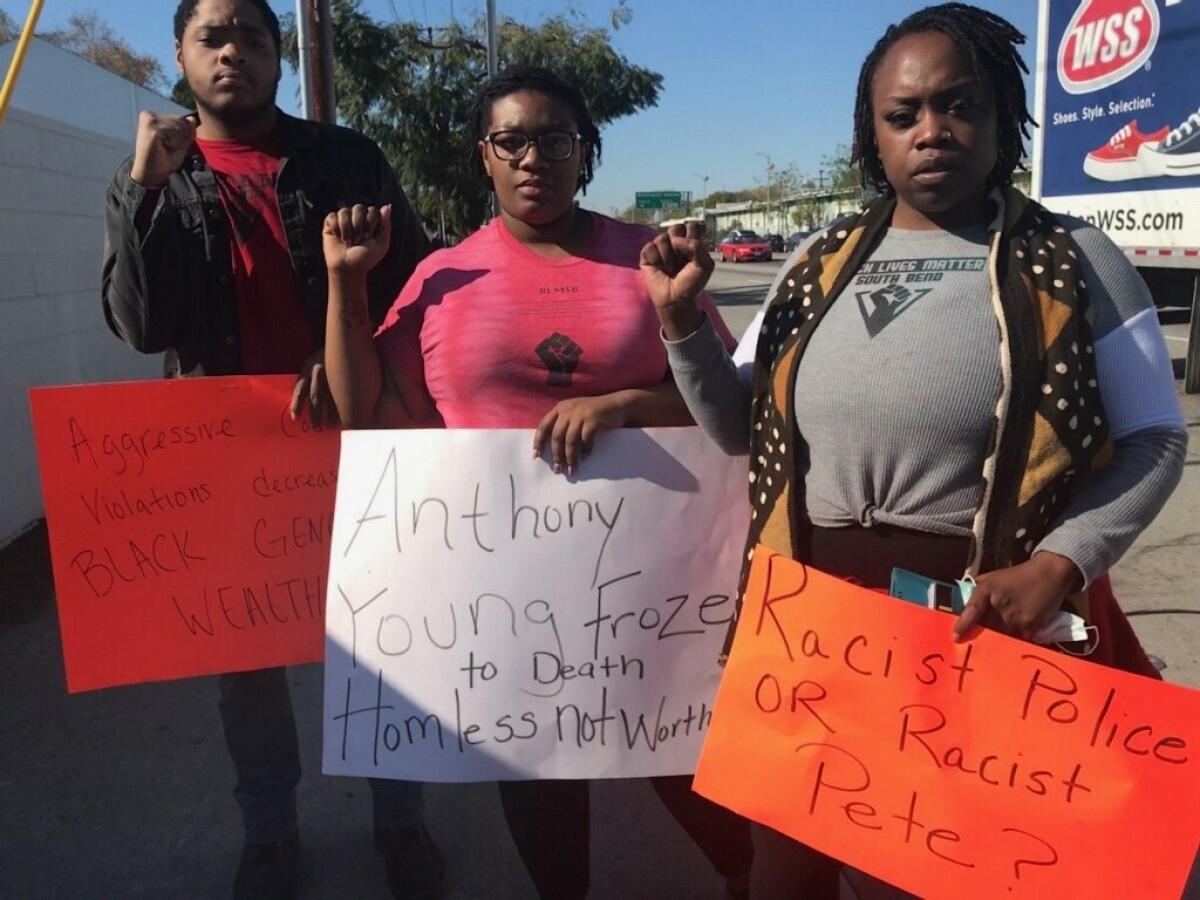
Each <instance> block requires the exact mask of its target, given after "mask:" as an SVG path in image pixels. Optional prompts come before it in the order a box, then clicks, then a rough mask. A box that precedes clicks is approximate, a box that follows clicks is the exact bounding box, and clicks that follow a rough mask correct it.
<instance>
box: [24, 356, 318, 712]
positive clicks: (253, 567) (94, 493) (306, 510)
mask: <svg viewBox="0 0 1200 900" xmlns="http://www.w3.org/2000/svg"><path fill="white" fill-rule="evenodd" d="M294 383H295V379H294V378H290V377H270V378H248V377H239V378H198V379H182V380H175V381H147V382H137V383H128V384H97V385H83V386H78V387H65V388H39V389H35V390H33V391H31V392H30V397H31V403H32V406H33V420H34V431H35V434H36V437H37V446H38V457H39V461H40V464H41V473H42V494H43V497H44V500H45V504H46V517H47V521H48V523H49V533H50V548H51V554H52V558H53V563H54V586H55V593H56V594H57V596H58V607H59V619H60V623H61V628H62V638H63V651H64V656H65V658H66V666H67V686H68V689H69V690H71V691H82V690H90V689H94V688H101V687H107V686H110V685H117V684H133V683H137V682H143V681H155V680H161V679H168V678H182V677H186V676H193V675H206V674H213V673H217V672H230V671H239V670H246V669H259V668H264V667H267V666H277V665H289V664H292V663H300V662H311V661H314V660H319V659H320V658H321V654H322V652H323V649H322V640H323V622H324V606H325V573H326V566H327V562H328V554H329V543H328V541H329V535H330V532H331V530H332V527H333V515H332V511H333V499H334V491H335V489H336V484H337V453H338V443H337V440H338V439H337V435H336V434H335V433H333V432H326V433H317V432H314V431H312V430H311V429H310V428H309V426H308V425H307V424H302V423H297V422H293V421H292V419H291V417H290V415H289V414H288V412H287V409H288V403H289V401H290V399H291V391H292V386H293V385H294Z"/></svg>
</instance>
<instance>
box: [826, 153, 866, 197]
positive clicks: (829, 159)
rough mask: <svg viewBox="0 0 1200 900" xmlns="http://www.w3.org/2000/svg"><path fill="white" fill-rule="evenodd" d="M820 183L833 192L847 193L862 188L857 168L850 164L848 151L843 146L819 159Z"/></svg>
mask: <svg viewBox="0 0 1200 900" xmlns="http://www.w3.org/2000/svg"><path fill="white" fill-rule="evenodd" d="M821 170H822V175H823V177H822V183H823V185H824V186H825V187H828V188H829V189H830V190H833V191H848V190H852V189H854V188H861V187H862V176H861V175H860V174H859V171H858V167H857V166H854V165H851V163H850V149H849V148H848V147H846V146H845V145H844V144H841V145H839V146H838V148H837V150H835V151H834V152H833V153H831V154H830V155H829V156H825V157H822V159H821Z"/></svg>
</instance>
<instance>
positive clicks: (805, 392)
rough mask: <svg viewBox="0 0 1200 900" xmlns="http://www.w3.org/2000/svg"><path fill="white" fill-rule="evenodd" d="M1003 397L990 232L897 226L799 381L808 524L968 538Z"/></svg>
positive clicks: (819, 335) (811, 351)
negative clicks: (991, 293)
mask: <svg viewBox="0 0 1200 900" xmlns="http://www.w3.org/2000/svg"><path fill="white" fill-rule="evenodd" d="M785 268H788V266H786V265H785ZM931 382H934V383H935V384H936V388H935V389H934V390H932V391H931V390H930V383H931ZM831 385H836V388H835V389H831ZM999 390H1000V350H999V344H998V343H997V340H996V319H995V315H994V314H993V312H992V307H991V303H990V301H989V299H988V290H987V231H986V229H984V228H982V227H981V228H979V229H977V230H973V231H969V232H963V233H953V232H945V231H900V230H898V229H895V228H892V229H890V230H889V231H888V232H887V234H886V236H885V237H884V238H883V240H882V242H881V243H880V245H879V247H878V248H877V249H876V250H875V252H874V253H873V254H872V255H871V257H870V259H869V260H868V261H867V262H866V263H865V264H864V265H863V267H862V269H861V270H860V272H859V274H858V275H856V276H855V277H854V278H853V279H852V280H851V281H850V283H849V284H848V285H847V286H846V289H845V290H844V291H843V292H842V294H841V295H840V296H839V297H838V298H837V300H836V301H835V302H834V304H833V306H832V307H831V308H830V310H829V312H828V313H826V315H825V318H824V319H823V320H822V321H821V327H820V328H818V329H817V330H816V331H814V332H813V335H812V338H811V339H810V341H809V345H808V349H807V350H806V352H805V354H804V357H803V358H802V359H801V362H800V368H799V371H798V372H797V376H796V421H797V425H798V427H799V430H800V437H801V444H800V446H799V450H800V466H801V471H803V472H804V473H805V476H804V484H805V491H806V495H807V504H808V515H809V518H811V519H812V521H813V522H814V523H815V524H817V525H824V526H836V525H845V524H849V523H858V524H861V525H870V524H872V523H874V522H882V523H884V524H888V525H896V526H899V527H902V528H912V529H915V530H918V531H930V532H933V533H935V534H950V535H960V536H966V535H969V534H970V527H971V521H972V518H973V517H974V513H975V509H976V507H978V505H979V500H980V491H981V482H980V477H979V473H980V472H981V471H982V470H983V460H984V457H985V456H986V454H987V445H988V440H989V438H990V432H991V418H990V416H986V415H984V416H972V415H963V410H987V409H991V408H994V406H995V402H996V395H997V393H998V392H999Z"/></svg>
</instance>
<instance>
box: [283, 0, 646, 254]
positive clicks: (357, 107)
mask: <svg viewBox="0 0 1200 900" xmlns="http://www.w3.org/2000/svg"><path fill="white" fill-rule="evenodd" d="M332 12H333V22H332V25H333V46H334V59H335V61H336V62H335V67H336V71H335V85H336V89H337V102H338V112H339V115H340V118H341V120H342V121H343V122H345V123H346V124H348V125H350V126H352V127H354V128H357V129H359V130H360V131H362V132H364V133H365V134H367V135H369V136H370V137H372V138H373V139H374V140H375V141H377V142H378V143H379V145H380V146H381V147H382V148H383V150H384V152H385V153H386V154H387V156H388V158H389V160H390V161H391V163H392V165H393V167H394V168H395V169H396V172H397V174H398V175H399V176H400V180H401V182H402V183H403V184H404V186H405V189H406V190H407V191H408V192H409V195H410V197H411V199H412V201H413V203H414V205H415V206H416V207H417V209H418V210H419V211H420V212H421V214H422V215H423V216H424V217H425V219H426V221H428V222H431V223H433V224H441V223H444V225H445V228H446V229H447V231H449V232H455V233H458V234H465V233H467V232H469V231H471V230H474V229H475V228H476V227H478V226H479V225H480V224H481V223H482V222H483V220H484V217H485V216H486V214H487V210H488V204H489V200H488V197H489V194H488V190H487V185H486V184H484V183H483V181H482V179H481V178H480V177H479V176H478V175H476V174H475V172H474V171H473V170H472V168H471V159H472V155H473V154H474V152H475V147H474V144H473V142H472V140H471V124H470V120H469V112H470V104H471V100H472V98H473V97H474V95H475V92H476V90H477V89H478V87H479V85H480V84H482V83H483V81H484V80H485V79H486V78H487V49H486V45H485V36H484V35H485V32H484V25H483V21H482V19H476V20H474V21H472V22H471V23H469V24H463V23H461V22H452V23H451V24H449V25H447V26H445V27H442V28H436V29H434V28H429V27H426V26H423V25H418V24H417V23H415V22H393V23H386V22H381V21H377V20H375V19H373V18H371V17H370V16H369V15H367V14H366V13H364V12H363V11H362V9H361V8H360V2H359V0H334V2H333V10H332ZM628 20H629V10H628V7H627V6H625V4H624V3H619V4H618V7H617V8H616V9H615V10H614V13H613V18H612V25H611V27H610V28H597V27H593V26H588V25H586V24H584V23H582V22H581V21H580V20H579V18H578V17H577V16H558V17H554V18H550V19H547V20H545V21H544V22H542V23H541V24H539V25H536V26H535V25H525V24H522V23H519V22H515V21H512V20H504V21H502V22H501V23H500V24H499V26H498V31H499V43H500V48H499V56H500V64H501V67H503V66H505V65H510V64H514V63H527V64H532V65H540V66H545V67H546V68H548V69H552V70H553V71H555V72H557V73H558V74H559V75H561V76H563V77H564V78H565V79H567V80H569V81H572V82H574V83H575V84H576V85H578V86H579V88H580V90H581V91H582V93H583V95H584V97H585V98H586V100H587V102H588V108H589V109H590V110H591V113H592V116H593V118H594V119H595V120H596V123H597V124H598V125H603V124H605V123H607V122H611V121H613V120H614V119H617V118H620V117H621V116H626V115H629V114H631V113H634V112H636V111H638V110H640V109H645V108H647V107H650V106H653V105H654V104H655V103H656V102H657V100H658V94H659V90H660V89H661V87H662V76H661V75H659V74H658V73H656V72H652V71H650V70H649V69H646V68H643V67H641V66H637V65H634V64H632V63H630V62H629V61H628V60H627V59H626V58H625V57H623V56H621V55H620V54H619V53H617V51H616V50H615V49H614V48H613V46H612V43H611V40H610V37H611V29H612V28H616V27H619V26H620V25H622V24H625V23H627V22H628ZM284 26H285V34H284V54H285V56H286V57H287V59H288V60H289V61H290V62H291V64H292V66H293V68H295V67H296V65H297V47H296V32H295V22H294V19H292V18H288V19H287V20H286V21H285V22H284Z"/></svg>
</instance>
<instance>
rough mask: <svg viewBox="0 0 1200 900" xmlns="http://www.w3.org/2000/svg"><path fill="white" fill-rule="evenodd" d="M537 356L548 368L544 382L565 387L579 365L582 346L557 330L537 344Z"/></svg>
mask: <svg viewBox="0 0 1200 900" xmlns="http://www.w3.org/2000/svg"><path fill="white" fill-rule="evenodd" d="M536 352H537V355H538V358H539V359H541V361H542V362H543V363H544V364H545V366H546V368H547V369H549V370H550V375H549V376H548V377H547V379H546V384H548V385H552V386H554V387H566V386H567V385H569V384H570V383H571V373H572V372H574V371H575V369H576V367H577V366H578V365H579V357H580V356H582V355H583V348H582V347H580V346H579V345H578V344H577V343H575V342H574V341H573V340H571V339H570V338H569V337H567V336H566V335H565V334H559V333H558V332H557V331H556V332H554V334H552V335H550V337H548V338H546V339H545V340H544V341H542V342H541V343H540V344H538V345H537V351H536Z"/></svg>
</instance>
